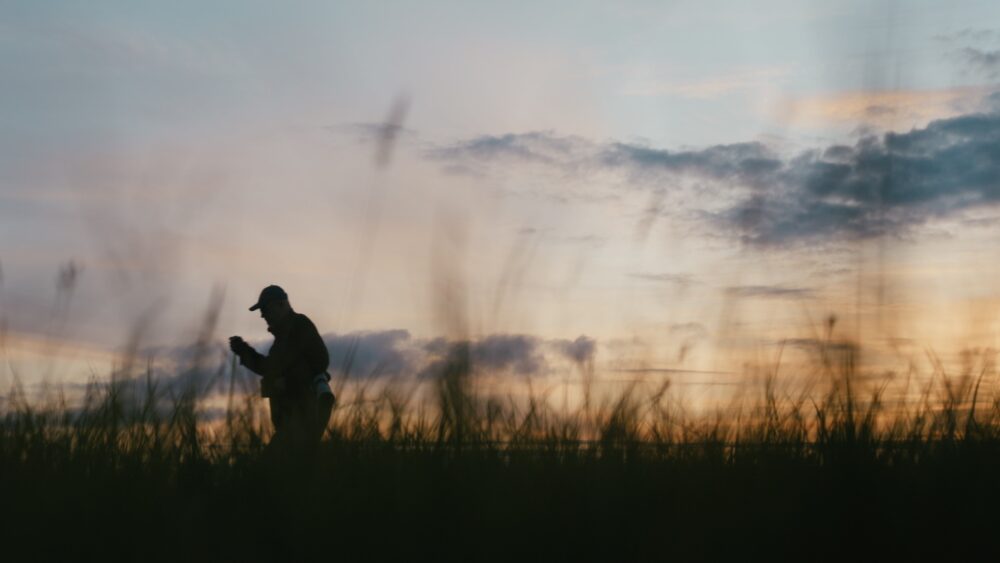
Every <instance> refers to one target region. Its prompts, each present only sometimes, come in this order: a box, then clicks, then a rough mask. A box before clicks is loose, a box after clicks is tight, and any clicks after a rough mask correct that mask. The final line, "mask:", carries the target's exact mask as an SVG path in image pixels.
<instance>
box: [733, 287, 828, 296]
mask: <svg viewBox="0 0 1000 563" xmlns="http://www.w3.org/2000/svg"><path fill="white" fill-rule="evenodd" d="M726 293H727V294H729V295H732V296H734V297H761V298H766V299H810V298H812V297H813V296H814V293H813V291H812V290H811V289H806V288H801V287H782V286H776V285H738V286H733V287H727V288H726Z"/></svg>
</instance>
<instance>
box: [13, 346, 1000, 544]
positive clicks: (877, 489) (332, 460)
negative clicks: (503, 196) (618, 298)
mask: <svg viewBox="0 0 1000 563" xmlns="http://www.w3.org/2000/svg"><path fill="white" fill-rule="evenodd" d="M199 362H200V363H201V364H204V363H205V362H204V357H202V359H200V360H199ZM855 365H856V362H854V361H853V360H852V359H851V358H850V357H849V354H848V357H846V358H845V359H844V361H840V362H827V363H825V364H824V363H822V362H821V365H820V367H821V371H823V372H824V374H825V377H826V379H825V382H824V385H823V387H822V391H821V392H819V393H818V394H817V392H815V390H814V392H812V393H807V392H804V391H803V392H800V393H797V394H796V393H792V392H791V391H790V388H789V387H788V386H787V385H784V384H783V382H782V380H781V379H780V378H779V377H778V376H777V375H774V374H773V373H772V374H770V375H768V376H766V377H764V384H763V386H762V387H761V390H760V393H759V394H758V395H756V396H753V397H748V398H745V399H744V400H741V401H739V402H735V403H733V404H731V405H728V406H727V407H725V408H721V409H719V410H717V411H716V412H713V413H711V414H706V415H699V416H693V415H690V414H686V411H685V410H684V409H683V408H682V407H683V405H681V404H678V403H677V402H674V401H671V400H670V397H669V395H670V389H669V386H668V385H667V384H661V385H659V386H657V387H653V388H649V387H643V386H641V385H638V384H635V385H632V386H630V387H627V388H625V389H624V390H623V391H622V392H620V393H618V394H617V395H614V396H605V398H604V399H603V400H594V401H592V402H590V403H587V404H585V405H584V406H583V407H581V408H580V409H578V410H576V411H571V412H566V411H564V410H561V409H557V408H555V407H553V406H551V403H550V402H549V401H547V400H545V397H544V396H543V394H539V393H529V394H528V396H527V397H526V398H523V399H520V400H519V399H514V398H512V397H497V396H491V395H486V394H481V393H477V392H476V385H475V379H474V377H473V375H472V370H471V364H470V358H469V355H468V351H467V349H462V348H461V347H457V348H456V349H455V350H454V351H453V353H452V354H451V355H450V360H449V361H448V363H447V365H446V366H445V368H444V369H443V370H442V371H441V374H440V377H439V379H437V380H436V381H433V382H429V384H426V385H422V386H418V385H416V384H411V385H404V384H401V383H396V384H388V385H381V386H378V387H376V386H375V385H373V384H372V383H371V382H370V381H355V380H353V379H352V378H351V377H350V376H349V375H345V376H342V377H340V378H338V379H337V380H336V381H335V384H336V385H335V387H336V390H337V391H338V395H339V396H340V397H341V403H340V405H339V406H338V408H337V410H336V411H335V413H334V416H333V417H332V419H331V421H330V424H329V427H328V428H327V432H326V435H325V437H324V440H323V442H322V444H321V448H320V451H319V454H318V456H317V458H316V459H315V460H313V463H311V464H309V465H304V464H302V463H298V462H296V460H291V459H278V460H270V462H268V458H267V456H265V455H264V452H265V445H266V444H267V442H268V440H269V437H270V436H269V432H270V429H269V423H267V422H266V421H267V417H266V416H264V415H265V414H266V413H265V412H264V408H263V405H262V404H261V403H260V400H259V399H257V398H256V397H255V395H254V394H253V393H252V390H249V391H251V392H247V391H248V390H245V389H243V388H242V386H241V385H240V384H238V382H240V381H242V379H241V378H240V377H239V374H238V373H237V370H236V367H235V364H230V363H229V362H228V361H226V362H220V365H219V366H218V367H215V368H211V369H209V368H205V367H202V365H198V366H195V367H194V368H191V369H193V370H195V371H193V372H191V373H189V374H188V377H186V378H174V379H173V380H172V385H171V386H166V385H163V384H162V383H161V382H160V381H158V380H157V378H156V377H154V371H153V370H152V369H151V368H148V369H147V370H146V373H145V374H143V375H141V376H138V377H135V376H130V375H129V374H127V373H116V374H114V375H113V376H112V377H111V378H110V380H109V381H106V382H96V381H95V382H92V383H91V384H90V386H89V387H88V388H87V390H86V392H85V393H84V395H83V398H82V400H80V401H75V402H73V401H68V400H67V399H66V398H65V397H64V396H63V395H62V394H61V393H58V392H52V393H50V394H49V395H48V397H47V398H46V399H43V400H34V401H31V400H28V398H27V396H26V393H25V392H24V391H23V390H21V389H20V388H17V387H15V389H14V390H12V392H11V393H10V395H9V400H8V401H7V407H6V410H5V412H4V413H3V419H2V424H0V475H2V476H3V484H4V499H5V500H4V505H5V510H3V511H2V512H3V514H4V522H2V529H3V530H4V536H5V538H4V540H5V542H4V545H6V546H8V548H7V549H8V550H10V552H11V553H16V554H18V557H27V558H36V557H37V558H62V557H67V556H71V555H72V556H74V557H96V558H101V559H137V558H142V559H150V560H161V559H162V560H166V559H176V558H178V557H185V558H196V559H217V560H218V559H222V560H237V559H242V560H265V559H278V558H281V559H288V558H299V557H305V556H313V557H326V558H329V559H343V558H348V559H388V558H406V559H412V558H417V557H419V558H435V559H441V558H445V559H460V560H499V559H508V558H512V557H516V558H519V559H543V558H544V559H551V558H554V559H570V558H580V557H582V558H586V559H604V560H623V559H653V560H659V559H664V558H669V557H680V558H682V559H705V558H717V557H722V556H726V555H734V556H743V557H750V556H762V557H767V558H777V557H789V558H790V557H795V558H797V559H798V558H804V559H823V558H829V557H834V556H837V557H840V556H845V557H846V556H856V555H858V553H859V551H858V550H862V549H864V550H866V551H864V552H860V553H861V554H862V555H863V556H864V557H865V558H874V557H876V556H894V557H896V556H906V555H915V556H921V557H923V556H927V555H929V554H932V553H934V552H935V550H941V553H947V554H949V557H954V556H956V554H959V553H962V554H967V555H968V554H970V553H972V552H973V550H976V549H978V548H980V547H983V546H985V545H986V544H987V543H989V542H988V541H987V540H988V539H989V538H991V537H992V534H993V530H994V524H995V523H996V517H995V516H994V515H995V514H996V513H997V511H996V503H997V502H998V501H1000V494H998V487H997V486H996V484H995V483H996V476H997V472H996V470H997V469H998V468H1000V400H998V399H997V398H995V397H987V396H986V394H985V393H984V389H985V388H984V386H983V381H984V379H985V378H987V377H992V374H991V372H989V371H988V370H990V369H992V368H988V367H984V368H983V370H982V371H981V372H979V373H972V372H969V373H962V374H957V375H949V374H946V373H943V372H940V371H939V372H938V373H937V374H936V377H935V378H933V379H932V380H931V381H930V383H928V384H926V385H925V386H924V387H923V388H922V389H920V390H919V393H917V399H916V400H910V401H907V402H905V403H894V404H892V403H890V402H889V401H886V392H887V391H886V389H887V386H886V384H885V383H884V382H879V381H871V380H865V379H864V378H862V377H860V376H859V374H858V373H857V369H856V367H855ZM937 369H940V365H939V364H937ZM178 381H181V382H185V383H184V384H183V385H180V386H178V384H177V382H178ZM211 381H215V382H221V387H222V388H224V389H227V391H226V392H224V393H223V394H222V398H223V399H224V403H225V405H226V406H225V408H224V409H223V412H219V411H218V410H213V407H212V406H211V405H213V404H217V403H219V402H220V396H219V394H218V393H208V392H207V391H206V390H207V389H208V388H209V386H208V385H206V382H211ZM217 387H218V386H217ZM588 395H589V393H588ZM595 396H596V394H595Z"/></svg>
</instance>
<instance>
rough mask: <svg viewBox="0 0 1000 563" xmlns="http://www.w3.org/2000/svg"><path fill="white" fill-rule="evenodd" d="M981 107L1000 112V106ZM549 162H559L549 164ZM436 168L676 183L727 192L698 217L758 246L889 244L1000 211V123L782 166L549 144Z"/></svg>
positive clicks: (448, 153)
mask: <svg viewBox="0 0 1000 563" xmlns="http://www.w3.org/2000/svg"><path fill="white" fill-rule="evenodd" d="M985 102H986V103H987V104H989V103H994V104H997V105H998V106H1000V95H998V94H996V93H995V94H993V95H992V96H990V97H989V98H987V99H986V100H985ZM553 154H558V155H560V158H554V157H553V156H552V155H553ZM437 157H438V158H444V159H459V160H461V159H464V158H475V159H476V161H477V162H478V163H482V162H484V161H488V160H489V159H491V158H518V159H521V160H527V161H532V162H540V163H546V164H548V165H552V166H557V167H561V169H562V170H564V171H570V170H577V171H580V170H584V171H586V170H595V169H596V170H601V169H603V170H615V171H620V172H623V173H625V174H626V175H627V176H629V177H630V178H632V179H633V180H634V182H633V185H635V186H637V187H642V188H645V189H653V190H658V189H663V186H664V185H673V184H674V183H676V179H677V178H681V177H688V178H694V179H701V180H709V181H712V182H714V183H715V184H717V185H719V186H723V187H724V188H726V189H727V190H728V192H727V193H725V194H723V196H724V197H723V198H721V199H720V200H719V201H723V202H725V201H729V202H731V203H728V204H727V205H726V206H725V207H723V208H721V209H713V210H711V211H703V212H700V216H701V217H702V218H703V219H705V220H706V221H707V224H708V226H709V228H711V229H713V231H715V232H719V233H721V234H725V235H729V236H735V237H738V238H739V239H740V240H742V241H744V242H746V243H748V244H752V245H757V246H787V245H795V244H803V243H805V244H815V243H823V242H827V241H831V240H852V239H865V238H872V237H878V236H883V235H892V236H898V235H902V234H905V233H907V232H908V231H909V230H911V229H912V228H914V227H916V226H919V225H921V224H923V223H925V222H927V221H929V220H932V219H935V218H942V217H946V216H951V215H954V214H956V213H961V212H962V211H966V210H970V209H973V208H976V207H981V206H989V205H993V204H996V203H997V202H998V200H1000V180H998V179H1000V113H998V112H996V111H990V112H986V113H975V114H967V115H961V116H958V117H953V118H949V119H940V120H937V121H933V122H931V123H930V124H928V125H927V126H926V127H923V128H920V129H912V130H910V131H908V132H903V133H893V132H890V133H885V134H884V135H880V136H879V135H867V136H864V137H862V138H861V139H860V140H858V141H857V142H856V143H855V144H854V145H853V146H849V145H832V146H829V147H825V148H822V149H817V150H809V151H804V152H802V153H800V154H798V155H796V156H793V157H790V158H781V157H779V156H777V155H776V154H775V153H773V152H772V151H771V150H770V149H769V148H768V147H766V146H765V145H763V144H761V143H736V144H729V145H718V146H713V147H708V148H705V149H701V150H684V151H668V150H661V149H655V148H651V147H647V146H640V145H634V144H627V143H610V144H605V145H599V144H597V143H588V142H587V141H584V140H581V139H578V138H566V137H556V136H552V135H550V134H547V133H529V134H525V135H513V134H512V135H504V136H501V137H480V138H477V139H473V140H470V141H467V142H465V143H458V144H456V145H453V146H452V147H450V148H448V149H444V150H442V151H440V152H439V153H438V155H437Z"/></svg>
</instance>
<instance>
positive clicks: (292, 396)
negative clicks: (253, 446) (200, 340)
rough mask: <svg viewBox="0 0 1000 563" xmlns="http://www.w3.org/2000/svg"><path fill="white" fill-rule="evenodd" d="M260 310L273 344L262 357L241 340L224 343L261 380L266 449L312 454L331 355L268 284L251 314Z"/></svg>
mask: <svg viewBox="0 0 1000 563" xmlns="http://www.w3.org/2000/svg"><path fill="white" fill-rule="evenodd" d="M258 309H260V316H261V317H263V318H264V320H265V321H267V330H268V332H270V333H271V334H273V335H274V344H273V345H272V346H271V350H270V352H268V355H267V356H264V355H262V354H260V353H259V352H257V351H256V350H254V349H253V347H251V346H250V345H249V344H247V343H246V342H245V341H244V340H243V338H242V337H239V336H233V337H232V338H230V339H229V347H230V348H231V349H232V351H233V352H235V353H236V355H237V356H239V358H240V363H241V364H243V365H244V366H246V367H247V368H248V369H250V371H252V372H254V373H256V374H258V375H261V376H263V378H262V379H261V384H260V390H261V396H263V397H267V398H268V400H269V402H270V405H271V422H272V423H274V428H275V434H274V438H273V439H272V441H271V446H272V447H274V448H277V449H282V450H289V449H295V450H298V451H302V452H311V451H312V449H313V448H315V446H316V445H317V444H318V443H319V440H320V438H322V437H323V431H324V430H325V429H326V424H327V421H329V419H330V412H331V410H332V409H333V402H334V397H333V393H332V392H330V387H329V385H328V384H327V381H329V379H330V376H329V375H328V374H327V373H326V369H327V367H328V366H329V364H330V357H329V354H328V352H327V350H326V345H325V344H324V343H323V339H322V338H321V337H320V335H319V331H317V330H316V325H314V324H313V323H312V321H310V320H309V318H308V317H306V316H305V315H303V314H300V313H296V312H295V311H294V310H293V309H292V306H291V305H290V304H289V303H288V295H287V294H286V293H285V291H284V290H283V289H281V288H280V287H278V286H276V285H269V286H267V287H265V288H264V290H263V291H261V292H260V297H259V298H258V299H257V303H255V304H254V306H253V307H250V310H251V311H256V310H258Z"/></svg>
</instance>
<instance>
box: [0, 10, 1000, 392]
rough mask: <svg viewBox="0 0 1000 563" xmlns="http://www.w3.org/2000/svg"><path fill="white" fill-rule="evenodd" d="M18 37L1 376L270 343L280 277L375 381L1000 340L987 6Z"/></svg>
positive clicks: (597, 13)
mask: <svg viewBox="0 0 1000 563" xmlns="http://www.w3.org/2000/svg"><path fill="white" fill-rule="evenodd" d="M0 14H2V17H0V76H3V80H2V81H0V319H2V322H3V326H4V331H3V334H4V337H3V342H4V348H5V354H6V356H7V362H6V363H7V364H8V365H7V366H6V369H5V370H4V375H5V377H7V378H8V379H9V378H10V377H11V375H12V374H13V373H14V371H15V369H14V367H15V366H16V367H17V369H18V370H20V371H25V370H26V369H27V368H26V367H25V366H26V365H30V364H31V363H32V362H36V363H37V358H38V357H55V356H57V355H58V356H66V355H67V354H68V355H69V356H70V357H72V358H76V359H77V360H78V361H76V363H75V364H72V365H74V366H75V367H74V368H66V369H67V370H70V369H72V370H76V371H84V366H86V371H88V372H89V371H90V370H92V369H94V368H93V366H94V362H96V361H97V360H95V359H94V358H98V357H104V358H113V357H114V356H113V354H115V353H116V352H120V351H121V350H122V349H124V348H127V347H128V346H129V345H130V344H129V343H132V342H135V341H136V340H138V341H139V343H138V345H139V346H140V347H145V348H148V349H159V348H157V347H171V346H182V345H184V344H185V343H190V342H192V341H194V340H195V338H196V337H197V335H198V334H199V330H200V327H202V325H203V324H204V319H205V315H206V311H207V310H208V309H209V308H210V307H211V306H213V304H215V305H217V306H218V308H219V309H218V311H219V312H218V319H217V321H216V323H215V324H214V325H213V326H214V328H215V331H216V333H217V336H218V338H219V339H220V341H221V340H222V338H223V337H224V336H228V335H231V334H241V335H244V336H245V337H247V338H248V339H249V340H251V341H255V342H260V343H265V342H266V341H267V333H266V332H265V330H264V323H263V322H262V321H261V319H260V318H259V317H257V316H256V314H255V313H250V312H248V311H247V307H249V305H250V304H252V303H253V302H254V301H255V300H256V296H257V293H258V292H259V291H260V289H261V288H263V287H264V286H266V285H268V284H271V283H277V284H279V285H281V286H282V287H284V288H285V289H286V290H287V291H288V293H289V295H290V298H291V302H292V304H293V306H294V307H295V308H296V309H297V310H299V311H300V312H303V313H305V314H307V315H308V316H310V318H312V319H313V320H314V322H315V323H316V324H317V326H318V327H319V329H320V330H321V332H323V333H324V334H326V335H327V338H328V343H329V344H330V346H331V350H334V351H336V350H337V348H336V347H337V346H339V345H342V344H343V338H346V337H348V336H350V335H353V337H356V338H358V337H360V338H363V342H365V343H366V345H367V346H369V348H370V350H368V352H369V353H370V355H371V358H373V359H372V360H371V361H372V363H371V366H372V367H371V368H370V371H373V372H374V371H378V370H379V369H383V368H384V366H386V365H390V364H391V365H394V366H396V367H394V368H392V369H389V370H388V371H395V372H400V373H403V372H406V373H419V372H421V371H422V370H424V369H425V368H426V367H427V365H429V364H431V363H433V361H434V359H435V358H437V357H438V355H439V353H440V346H439V344H440V342H441V340H440V339H446V340H451V341H457V340H472V341H474V342H476V343H477V344H476V345H477V346H479V348H477V349H478V350H479V351H480V352H478V353H479V355H478V356H477V358H478V359H479V361H480V363H481V364H482V365H486V366H490V367H491V368H493V367H495V368H496V369H497V370H499V371H501V372H505V373H506V372H510V373H532V374H535V373H537V374H545V373H550V372H557V371H559V369H563V370H564V371H565V370H570V371H572V370H573V369H583V368H580V367H579V366H581V365H583V364H585V363H586V362H593V361H597V362H598V363H599V365H600V366H602V367H601V369H602V370H603V371H604V372H606V373H634V372H636V371H642V370H654V371H655V370H668V371H664V373H674V374H677V375H675V377H677V378H679V379H678V380H681V378H682V375H683V376H684V377H689V378H695V379H697V378H702V379H703V378H704V377H705V376H706V374H715V375H718V374H725V373H735V372H737V371H739V370H740V369H741V368H740V366H743V365H745V363H746V362H747V361H762V362H765V363H766V362H773V361H774V359H775V358H776V357H778V356H779V355H780V354H781V350H783V349H784V347H785V346H786V345H788V344H790V345H791V346H790V347H792V348H796V349H800V350H804V351H806V352H808V351H809V350H811V349H813V348H815V345H816V343H817V342H820V341H822V340H823V339H824V338H828V339H833V338H836V339H838V340H844V341H851V342H857V343H863V344H864V346H865V347H866V349H868V350H870V352H869V357H870V358H875V359H879V360H886V361H887V362H889V363H892V362H895V363H897V364H899V363H902V364H905V363H906V358H909V357H912V356H914V355H922V354H925V353H926V352H927V350H929V349H933V350H934V351H935V353H940V354H942V355H947V354H958V352H960V351H961V350H963V349H970V348H977V347H978V348H988V347H993V346H996V344H997V328H998V327H997V323H996V316H997V313H998V312H1000V307H998V306H1000V300H998V297H1000V292H998V291H997V288H998V287H1000V286H998V285H997V283H996V282H995V281H994V280H995V279H996V276H997V274H1000V267H998V266H997V265H995V264H997V260H995V259H994V255H995V250H994V249H995V248H996V243H997V242H998V240H997V239H998V237H997V236H996V228H995V225H996V221H997V219H998V217H1000V209H998V206H997V203H998V201H1000V183H998V178H1000V176H998V174H997V173H998V172H1000V127H998V125H1000V86H998V80H1000V27H996V26H992V27H991V26H990V25H989V24H990V22H998V21H1000V5H998V4H997V3H996V2H973V1H964V2H963V1H949V2H930V1H909V2H886V1H874V2H872V1H865V2H860V1H859V2H835V3H834V2H801V1H796V2H792V1H770V2H754V3H747V2H737V1H701V2H693V1H692V2H686V1H678V2H615V3H607V2H587V1H574V2H544V3H539V2H504V3H492V4H487V3H478V4H472V3H467V2H433V1H428V2H420V3H414V2H289V3H282V5H281V6H280V7H278V6H276V5H274V4H273V3H267V2H213V3H210V4H206V3H204V2H169V3H166V2H164V3H158V4H154V3H134V2H60V1H53V2H44V3H39V2H0ZM213 296H215V297H213ZM831 318H835V319H836V321H835V322H834V323H833V324H834V327H835V330H829V325H830V322H829V320H830V319H831ZM834 334H835V336H834ZM102 354H105V356H102ZM335 356H336V354H335ZM956 357H958V356H956ZM31 358H35V359H34V360H32V359H31ZM82 358H85V359H86V361H84V360H83V359H82ZM378 358H381V360H379V359H378ZM383 360H385V361H383ZM389 360H391V361H389ZM107 361H108V362H111V361H112V360H110V359H109V360H107ZM386 362H388V363H386ZM393 362H395V363H393ZM100 365H103V364H100ZM560 365H562V366H563V367H562V368H559V367H558V366H560ZM378 366H382V367H381V368H379V367H378ZM567 366H568V367H567ZM574 366H576V367H574ZM50 371H51V370H50ZM57 371H58V370H57ZM98 371H99V370H98ZM685 374H686V375H685ZM3 383H4V381H2V380H0V384H3Z"/></svg>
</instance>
